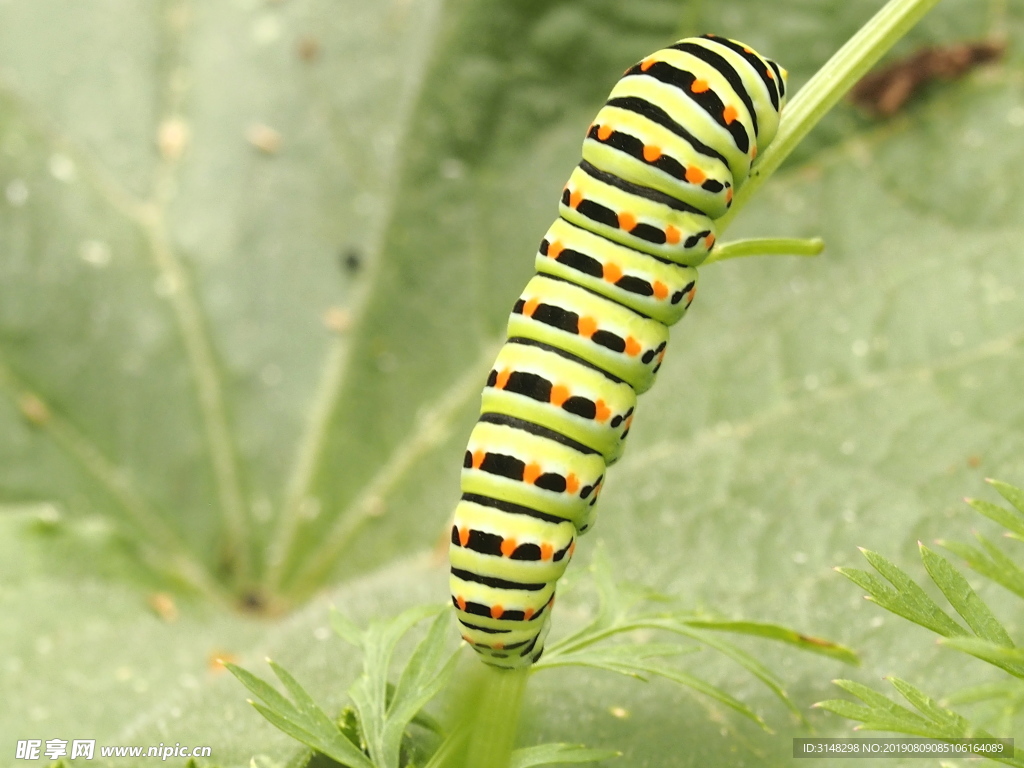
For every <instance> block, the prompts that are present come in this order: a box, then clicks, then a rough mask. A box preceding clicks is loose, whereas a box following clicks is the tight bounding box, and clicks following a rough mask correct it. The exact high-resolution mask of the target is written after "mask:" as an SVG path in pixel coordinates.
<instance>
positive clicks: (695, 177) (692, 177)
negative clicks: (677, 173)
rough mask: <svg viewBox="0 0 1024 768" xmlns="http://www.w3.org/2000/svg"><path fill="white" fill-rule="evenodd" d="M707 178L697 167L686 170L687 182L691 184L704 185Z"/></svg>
mask: <svg viewBox="0 0 1024 768" xmlns="http://www.w3.org/2000/svg"><path fill="white" fill-rule="evenodd" d="M707 177H708V175H707V174H706V173H704V171H702V170H701V169H700V168H698V167H697V166H696V165H691V166H690V167H689V168H687V169H686V180H687V181H688V182H690V183H691V184H703V183H704V180H705V179H706V178H707Z"/></svg>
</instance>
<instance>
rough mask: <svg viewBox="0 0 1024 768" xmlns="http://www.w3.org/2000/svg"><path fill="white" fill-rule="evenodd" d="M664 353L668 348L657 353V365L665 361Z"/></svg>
mask: <svg viewBox="0 0 1024 768" xmlns="http://www.w3.org/2000/svg"><path fill="white" fill-rule="evenodd" d="M666 352H668V347H666V348H665V349H663V350H661V352H659V353H658V362H659V363H660V362H662V361H663V360H664V359H665V353H666ZM629 418H630V419H632V418H633V417H632V416H630V417H629Z"/></svg>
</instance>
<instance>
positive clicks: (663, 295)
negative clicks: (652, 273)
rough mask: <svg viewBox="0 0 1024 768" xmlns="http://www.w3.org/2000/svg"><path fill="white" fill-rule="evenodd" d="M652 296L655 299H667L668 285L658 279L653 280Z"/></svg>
mask: <svg viewBox="0 0 1024 768" xmlns="http://www.w3.org/2000/svg"><path fill="white" fill-rule="evenodd" d="M651 287H652V288H653V289H654V298H656V299H667V298H668V286H667V285H665V284H664V283H663V282H661V281H660V280H659V281H657V282H655V283H654V285H653V286H651Z"/></svg>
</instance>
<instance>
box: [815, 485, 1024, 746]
mask: <svg viewBox="0 0 1024 768" xmlns="http://www.w3.org/2000/svg"><path fill="white" fill-rule="evenodd" d="M989 482H990V483H991V484H992V485H993V486H994V487H995V488H996V490H997V491H999V493H1000V494H1001V495H1002V496H1003V498H1004V499H1006V500H1007V501H1009V502H1010V503H1011V504H1012V505H1013V506H1014V509H1013V510H1009V509H1006V508H1004V507H1000V506H998V505H995V504H992V503H989V502H984V501H979V500H976V499H968V500H967V502H968V503H969V504H970V505H971V506H972V507H974V509H976V510H977V511H978V512H980V513H981V514H983V515H984V516H985V517H988V518H990V519H992V520H994V521H995V522H997V523H999V524H1000V525H1003V526H1004V527H1005V528H1007V530H1008V533H1007V538H1010V539H1015V540H1017V541H1020V540H1021V538H1020V536H1019V532H1020V522H1021V520H1022V519H1024V518H1022V517H1021V515H1024V492H1022V491H1021V490H1020V489H1019V488H1015V487H1014V486H1011V485H1008V484H1006V483H1002V482H999V481H996V480H990V481H989ZM983 541H984V540H983ZM986 544H987V547H986V549H987V550H988V559H987V560H979V559H978V558H977V557H975V556H973V555H974V552H973V551H972V548H969V547H963V546H952V545H950V544H943V546H944V547H946V548H947V549H949V550H951V551H954V552H956V553H957V554H959V553H964V554H965V555H966V556H965V560H966V562H967V565H968V567H970V568H972V569H973V570H975V571H976V572H977V573H979V574H981V575H982V576H985V577H987V578H989V579H990V580H992V581H995V582H996V583H999V584H1003V586H1008V584H1007V583H1006V580H1005V579H1004V578H1002V574H1003V569H1001V568H993V567H992V565H991V563H992V562H995V561H999V562H1000V563H1009V564H1011V565H1012V563H1011V561H1010V559H1009V558H1008V557H1007V556H1006V555H1005V554H1004V553H1003V552H1002V551H1001V550H999V549H998V548H996V547H995V546H994V545H991V544H988V543H987V542H986ZM918 546H919V548H920V552H921V559H922V561H923V563H924V567H925V570H926V572H927V573H928V576H929V577H930V578H931V580H932V582H933V583H934V585H935V586H936V587H938V589H939V591H940V592H941V593H942V595H943V596H944V597H945V598H946V601H947V602H948V603H949V605H950V606H951V607H952V608H953V610H954V611H956V613H957V614H959V616H960V617H961V618H962V619H963V621H964V622H965V623H966V624H967V629H965V628H964V627H963V626H962V625H961V624H960V623H958V622H957V621H956V620H955V619H953V618H952V617H951V616H950V615H949V614H948V613H946V612H945V611H944V610H943V608H942V607H941V606H940V605H939V604H938V603H936V602H935V601H934V600H932V599H931V598H930V597H929V596H928V595H927V593H926V592H925V591H924V589H923V588H921V587H920V586H918V585H917V584H916V583H915V582H914V581H913V579H911V578H910V576H908V575H907V574H906V573H905V572H904V571H902V570H901V569H900V568H898V567H897V566H896V565H894V564H893V563H891V562H889V561H888V560H886V559H885V558H884V557H882V556H881V555H879V554H877V553H874V552H869V551H867V550H862V551H863V552H864V556H865V557H866V558H867V559H868V562H870V563H871V565H872V566H874V568H875V570H877V571H878V572H879V573H880V574H881V575H882V576H883V577H884V578H885V579H886V580H887V581H888V582H890V584H891V586H890V584H886V583H885V582H883V581H882V580H880V579H878V578H877V577H876V576H874V575H873V574H871V573H868V572H866V571H860V570H857V569H851V568H838V569H837V570H838V571H839V572H840V573H842V574H843V575H844V576H846V577H847V578H848V579H850V580H851V581H853V582H854V583H855V584H857V585H858V586H860V587H861V588H863V589H865V590H866V591H867V592H868V595H867V597H868V599H869V600H872V601H874V602H876V603H878V604H879V605H880V606H881V607H883V608H885V609H886V610H888V611H891V612H892V613H895V614H896V615H897V616H902V617H903V618H905V619H908V620H910V621H912V622H914V623H915V624H919V625H921V626H922V627H925V628H926V629H929V630H931V631H932V632H935V633H936V634H938V635H940V636H941V637H942V639H941V640H940V643H941V645H943V646H945V647H948V648H952V649H955V650H958V651H961V652H963V653H965V654H969V655H971V656H974V657H976V658H978V659H981V660H982V661H985V662H987V663H988V664H991V665H992V666H994V667H997V668H999V669H1000V670H1002V671H1004V672H1007V673H1009V674H1010V675H1012V676H1013V677H1014V678H1018V679H1024V653H1022V651H1021V649H1020V648H1017V647H1016V646H1015V644H1014V642H1013V640H1012V639H1011V637H1010V634H1009V632H1008V631H1007V630H1006V628H1005V627H1004V626H1003V624H1002V623H1001V622H1000V621H999V620H998V619H997V618H996V616H995V614H994V613H993V611H992V610H991V609H990V608H989V607H988V605H987V604H986V603H985V602H984V601H983V600H982V599H981V598H980V597H979V596H978V594H977V593H976V592H975V591H974V589H972V588H971V586H970V585H969V584H968V582H967V580H966V579H965V578H964V576H963V575H962V574H961V573H960V572H959V571H958V570H957V569H956V568H954V567H953V566H952V565H951V564H950V563H949V561H948V560H946V559H945V558H943V557H941V556H940V555H937V554H936V553H935V552H933V551H932V550H930V549H928V548H927V547H925V546H924V545H923V544H919V545H918ZM1014 567H1015V566H1014ZM1011 583H1012V582H1011ZM1010 588H1011V591H1014V592H1015V594H1018V593H1016V591H1015V590H1012V587H1010ZM1018 596H1020V595H1019V594H1018ZM972 633H973V636H972ZM835 682H836V684H837V685H839V686H840V687H841V688H843V689H845V690H846V691H848V692H849V693H852V694H853V695H854V696H856V697H857V698H859V699H861V700H862V701H863V702H864V705H859V704H854V703H852V702H850V701H846V700H839V699H834V700H829V701H823V702H821V703H819V704H817V705H816V706H818V707H821V708H822V709H827V710H829V711H832V712H835V713H836V714H839V715H842V716H843V717H848V718H850V719H853V720H859V721H861V723H862V725H860V726H859V728H862V729H869V730H884V731H896V732H898V733H907V734H911V735H915V736H926V737H930V738H937V739H942V738H946V739H948V738H966V737H990V736H991V734H990V733H988V732H987V731H985V730H984V729H983V728H980V727H978V726H976V725H973V724H972V723H971V722H970V721H969V720H967V719H966V718H964V717H963V716H961V715H959V714H957V713H956V712H954V711H952V710H950V709H946V708H945V707H942V706H940V705H939V704H938V703H937V702H935V701H934V700H932V699H931V698H929V697H928V696H927V695H926V694H924V693H922V692H921V691H920V690H918V689H917V688H915V687H914V686H913V685H911V684H910V683H907V682H906V681H904V680H901V679H899V678H891V680H890V682H891V683H892V684H893V686H894V687H895V688H896V690H897V691H898V692H899V693H900V694H901V695H902V696H903V697H904V698H905V699H906V700H907V701H908V702H910V704H911V705H912V706H913V707H914V709H916V710H917V712H913V711H912V710H908V709H907V708H905V707H903V706H900V705H898V704H895V703H893V702H892V701H891V700H890V699H888V698H887V697H885V696H883V695H881V694H878V693H876V692H874V691H873V690H871V689H870V688H868V687H866V686H864V685H861V684H859V683H855V682H852V681H850V680H837V681H835ZM1022 696H1024V686H1021V684H1020V683H1015V684H1013V685H1009V684H998V685H995V686H991V685H985V686H972V687H970V688H969V689H967V691H965V692H962V693H961V694H960V696H959V697H957V699H956V700H958V701H961V702H965V703H974V702H978V701H989V700H1003V701H1004V702H1007V703H1008V704H1010V705H1011V706H1012V707H1013V709H1015V710H1018V711H1019V709H1020V700H1021V697H1022ZM993 759H995V758H993ZM1000 762H1005V763H1007V764H1009V765H1024V759H1021V758H1013V759H1000Z"/></svg>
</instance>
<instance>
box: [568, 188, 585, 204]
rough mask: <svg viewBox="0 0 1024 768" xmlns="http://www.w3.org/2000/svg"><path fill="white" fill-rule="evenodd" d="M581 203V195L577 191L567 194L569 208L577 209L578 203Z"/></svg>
mask: <svg viewBox="0 0 1024 768" xmlns="http://www.w3.org/2000/svg"><path fill="white" fill-rule="evenodd" d="M582 202H583V193H582V192H580V191H579V190H576V191H575V192H570V193H569V207H570V208H579V205H580V203H582Z"/></svg>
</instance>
